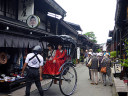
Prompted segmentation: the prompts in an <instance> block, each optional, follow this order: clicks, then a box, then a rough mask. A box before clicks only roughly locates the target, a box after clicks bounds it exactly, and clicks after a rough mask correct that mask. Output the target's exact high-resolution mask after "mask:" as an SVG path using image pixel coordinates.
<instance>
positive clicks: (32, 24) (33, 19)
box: [27, 15, 40, 28]
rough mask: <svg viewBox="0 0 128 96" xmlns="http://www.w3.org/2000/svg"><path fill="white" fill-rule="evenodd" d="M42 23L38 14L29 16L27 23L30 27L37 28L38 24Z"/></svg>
mask: <svg viewBox="0 0 128 96" xmlns="http://www.w3.org/2000/svg"><path fill="white" fill-rule="evenodd" d="M39 24H40V18H39V17H38V16H36V15H30V16H29V17H28V18H27V25H28V26H29V27H30V28H35V27H37V26H39Z"/></svg>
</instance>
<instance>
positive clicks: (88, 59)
mask: <svg viewBox="0 0 128 96" xmlns="http://www.w3.org/2000/svg"><path fill="white" fill-rule="evenodd" d="M91 57H92V53H91V52H89V53H88V57H86V60H85V64H86V66H87V67H88V70H89V77H90V78H89V79H90V80H91V71H90V66H88V63H89V61H90V59H91Z"/></svg>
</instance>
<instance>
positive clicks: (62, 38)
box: [41, 35, 76, 47]
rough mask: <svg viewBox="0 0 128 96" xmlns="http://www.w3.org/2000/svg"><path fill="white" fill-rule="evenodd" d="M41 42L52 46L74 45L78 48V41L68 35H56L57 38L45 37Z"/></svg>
mask: <svg viewBox="0 0 128 96" xmlns="http://www.w3.org/2000/svg"><path fill="white" fill-rule="evenodd" d="M41 41H46V42H49V43H52V44H55V45H57V44H73V45H74V46H75V47H76V41H75V40H74V39H73V38H72V37H71V36H68V35H55V36H43V37H42V38H41Z"/></svg>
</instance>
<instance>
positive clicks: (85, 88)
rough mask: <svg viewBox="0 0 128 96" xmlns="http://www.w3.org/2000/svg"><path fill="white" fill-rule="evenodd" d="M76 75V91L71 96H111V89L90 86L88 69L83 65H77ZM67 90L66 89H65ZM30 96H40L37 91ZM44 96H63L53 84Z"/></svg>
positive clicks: (57, 86)
mask: <svg viewBox="0 0 128 96" xmlns="http://www.w3.org/2000/svg"><path fill="white" fill-rule="evenodd" d="M76 71H77V75H78V83H77V89H76V91H75V92H74V94H73V95H72V96H112V87H110V86H103V84H102V83H99V84H98V85H91V84H90V83H91V81H90V80H88V78H89V76H88V68H87V67H86V66H84V65H79V66H78V67H77V68H76ZM67 90H68V88H67ZM31 96H40V95H39V93H38V91H37V90H35V91H33V92H31ZM44 96H63V95H62V93H61V92H60V89H59V85H57V84H53V85H52V86H51V88H50V89H49V90H47V91H45V92H44Z"/></svg>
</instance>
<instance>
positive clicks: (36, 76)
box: [21, 46, 44, 96]
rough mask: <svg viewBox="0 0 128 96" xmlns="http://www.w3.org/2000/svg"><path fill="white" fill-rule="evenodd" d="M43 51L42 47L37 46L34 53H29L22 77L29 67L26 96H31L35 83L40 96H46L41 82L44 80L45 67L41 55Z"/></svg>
mask: <svg viewBox="0 0 128 96" xmlns="http://www.w3.org/2000/svg"><path fill="white" fill-rule="evenodd" d="M41 51H42V49H41V47H40V46H35V47H34V48H33V53H29V54H28V55H27V57H26V60H25V63H24V66H23V68H22V73H21V76H22V75H23V73H24V70H25V68H26V67H27V75H26V96H30V89H31V85H32V83H33V81H34V82H35V84H36V86H37V88H38V91H39V93H40V96H44V95H43V94H44V93H43V90H42V87H41V83H40V80H42V66H43V57H42V56H41V55H40V54H39V53H41Z"/></svg>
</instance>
